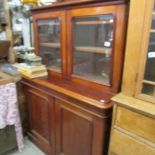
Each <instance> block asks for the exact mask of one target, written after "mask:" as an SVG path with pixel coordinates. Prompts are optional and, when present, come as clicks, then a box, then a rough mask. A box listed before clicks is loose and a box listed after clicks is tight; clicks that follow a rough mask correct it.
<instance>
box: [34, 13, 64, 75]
mask: <svg viewBox="0 0 155 155" xmlns="http://www.w3.org/2000/svg"><path fill="white" fill-rule="evenodd" d="M34 20H35V29H34V31H35V32H36V47H37V49H36V53H37V54H38V55H40V56H41V57H42V59H43V63H44V64H45V65H46V66H47V68H48V70H49V72H50V73H51V74H52V75H56V74H57V75H58V74H59V75H61V74H62V75H63V74H64V72H65V70H66V67H65V66H66V65H64V57H65V48H66V45H65V41H64V40H65V39H64V36H65V31H66V30H65V22H64V20H65V15H64V12H61V11H60V12H48V13H45V14H43V13H41V14H37V15H36V16H34ZM36 29H37V30H36Z"/></svg>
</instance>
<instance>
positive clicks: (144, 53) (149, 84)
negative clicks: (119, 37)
mask: <svg viewBox="0 0 155 155" xmlns="http://www.w3.org/2000/svg"><path fill="white" fill-rule="evenodd" d="M144 23H145V27H144V33H143V37H142V38H143V40H142V49H141V55H140V64H141V65H140V67H139V71H138V80H137V90H136V91H137V92H136V96H138V97H139V98H141V99H143V100H146V101H150V102H153V103H155V1H154V0H151V1H150V2H149V5H147V6H146V17H145V19H144Z"/></svg>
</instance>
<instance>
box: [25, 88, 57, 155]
mask: <svg viewBox="0 0 155 155" xmlns="http://www.w3.org/2000/svg"><path fill="white" fill-rule="evenodd" d="M26 97H27V104H28V110H29V123H30V128H29V130H30V131H29V132H30V137H31V138H32V139H33V140H34V141H36V142H37V141H38V142H37V144H38V145H39V146H40V147H41V148H42V149H43V150H44V151H45V152H46V153H47V154H51V147H54V146H53V145H51V144H52V143H51V133H53V131H51V128H52V124H51V119H52V117H50V116H51V115H50V111H52V108H51V107H52V100H50V102H51V103H50V104H51V106H49V99H48V96H47V95H46V94H44V93H43V92H42V91H38V90H37V89H32V88H28V89H27V90H26ZM32 135H33V136H32Z"/></svg>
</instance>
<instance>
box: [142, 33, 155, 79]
mask: <svg viewBox="0 0 155 155" xmlns="http://www.w3.org/2000/svg"><path fill="white" fill-rule="evenodd" d="M153 55H154V56H153ZM144 79H145V80H149V81H154V82H155V33H151V35H150V42H149V49H148V56H147V60H146V66H145V75H144Z"/></svg>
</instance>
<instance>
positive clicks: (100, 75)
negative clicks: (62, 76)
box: [72, 15, 114, 85]
mask: <svg viewBox="0 0 155 155" xmlns="http://www.w3.org/2000/svg"><path fill="white" fill-rule="evenodd" d="M72 22H73V23H72V24H73V75H75V76H80V77H82V78H86V79H88V80H90V81H95V82H99V83H104V84H107V85H109V84H110V79H111V67H112V66H111V64H112V63H111V61H112V46H113V32H114V31H113V26H114V25H113V23H114V18H113V16H112V15H101V16H91V17H80V18H78V17H77V18H73V21H72Z"/></svg>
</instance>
